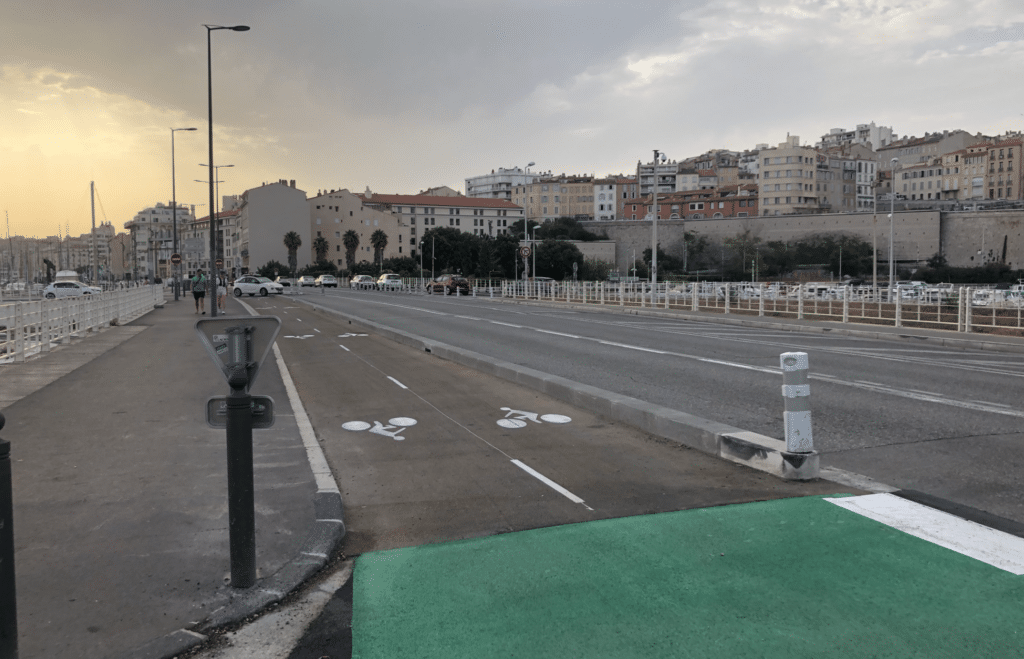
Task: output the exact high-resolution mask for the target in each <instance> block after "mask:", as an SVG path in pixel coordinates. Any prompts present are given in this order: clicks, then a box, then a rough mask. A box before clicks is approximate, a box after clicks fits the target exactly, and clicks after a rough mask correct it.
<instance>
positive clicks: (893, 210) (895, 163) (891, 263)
mask: <svg viewBox="0 0 1024 659" xmlns="http://www.w3.org/2000/svg"><path fill="white" fill-rule="evenodd" d="M890 162H891V164H892V205H891V206H890V208H889V301H890V302H892V293H893V290H894V288H893V287H894V286H895V280H894V277H895V276H896V268H895V261H893V239H894V236H895V226H896V167H897V166H898V165H899V163H900V159H899V158H893V159H892V160H891V161H890Z"/></svg>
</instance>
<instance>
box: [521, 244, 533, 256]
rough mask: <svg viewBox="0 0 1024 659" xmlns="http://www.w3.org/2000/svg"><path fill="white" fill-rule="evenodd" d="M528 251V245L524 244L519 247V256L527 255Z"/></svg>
mask: <svg viewBox="0 0 1024 659" xmlns="http://www.w3.org/2000/svg"><path fill="white" fill-rule="evenodd" d="M530 253H531V252H530V247H529V245H524V246H522V247H520V248H519V256H522V257H523V258H526V257H527V256H529V255H530Z"/></svg>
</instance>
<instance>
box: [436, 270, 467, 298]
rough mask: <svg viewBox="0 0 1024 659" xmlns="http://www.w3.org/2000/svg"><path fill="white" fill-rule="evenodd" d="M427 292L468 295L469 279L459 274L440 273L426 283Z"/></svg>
mask: <svg viewBox="0 0 1024 659" xmlns="http://www.w3.org/2000/svg"><path fill="white" fill-rule="evenodd" d="M427 293H444V294H445V295H456V294H457V295H469V280H468V279H466V278H465V277H462V276H460V275H441V276H440V277H436V278H435V279H434V280H433V281H432V282H430V283H428V284H427Z"/></svg>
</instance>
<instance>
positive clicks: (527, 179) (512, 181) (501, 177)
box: [466, 167, 551, 201]
mask: <svg viewBox="0 0 1024 659" xmlns="http://www.w3.org/2000/svg"><path fill="white" fill-rule="evenodd" d="M549 176H551V172H530V168H529V167H527V168H525V169H521V168H519V167H512V168H510V169H505V168H504V167H499V168H498V170H497V171H495V170H493V169H492V170H491V173H490V174H482V175H480V176H471V177H469V178H467V179H466V196H467V197H473V198H477V199H504V200H505V201H512V189H513V188H515V187H516V186H519V185H529V184H530V183H533V182H534V181H536V180H539V179H541V178H543V177H549Z"/></svg>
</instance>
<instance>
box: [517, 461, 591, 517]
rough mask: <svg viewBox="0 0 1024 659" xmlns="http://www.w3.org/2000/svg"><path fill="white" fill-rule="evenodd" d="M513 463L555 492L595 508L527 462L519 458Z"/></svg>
mask: <svg viewBox="0 0 1024 659" xmlns="http://www.w3.org/2000/svg"><path fill="white" fill-rule="evenodd" d="M512 464H514V465H515V466H517V467H519V468H520V469H522V470H523V471H525V472H526V473H528V474H530V475H531V476H533V477H534V478H536V479H537V480H539V481H540V482H541V483H544V484H545V485H547V486H548V487H550V488H551V489H552V490H554V491H555V492H558V493H559V494H561V495H562V496H564V497H565V498H567V499H569V500H570V501H572V502H573V503H582V504H583V507H584V508H586V509H587V510H593V508H591V507H590V506H588V505H587V504H586V503H584V502H583V499H581V498H579V497H578V496H576V495H575V494H573V493H572V492H570V491H569V490H567V489H565V488H564V487H562V486H561V485H559V484H558V483H556V482H555V481H553V480H551V479H550V478H548V477H547V476H545V475H544V474H542V473H540V472H538V471H535V470H533V469H531V468H530V467H528V466H526V465H525V464H523V463H522V462H520V461H519V460H513V461H512Z"/></svg>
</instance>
